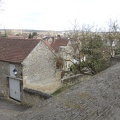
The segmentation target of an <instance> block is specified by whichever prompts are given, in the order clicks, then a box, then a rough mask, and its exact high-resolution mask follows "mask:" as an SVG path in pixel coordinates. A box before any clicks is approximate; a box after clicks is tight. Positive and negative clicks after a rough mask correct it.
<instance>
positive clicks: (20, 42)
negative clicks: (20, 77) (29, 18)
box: [0, 38, 40, 63]
mask: <svg viewBox="0 0 120 120" xmlns="http://www.w3.org/2000/svg"><path fill="white" fill-rule="evenodd" d="M39 41H40V40H30V39H5V38H0V60H2V61H8V62H13V63H21V62H22V61H23V60H24V59H25V58H26V57H27V56H28V54H29V53H30V52H31V51H32V50H33V48H34V47H35V46H36V45H37V44H38V43H39Z"/></svg>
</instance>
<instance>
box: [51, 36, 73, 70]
mask: <svg viewBox="0 0 120 120" xmlns="http://www.w3.org/2000/svg"><path fill="white" fill-rule="evenodd" d="M51 47H52V48H53V49H54V51H55V53H56V54H57V56H59V57H61V58H63V60H64V65H63V70H64V71H69V69H70V66H71V65H72V64H73V54H72V52H73V48H72V46H71V41H70V40H69V39H68V38H62V37H61V36H59V35H58V36H57V38H56V39H53V41H52V43H51Z"/></svg>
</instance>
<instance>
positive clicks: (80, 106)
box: [11, 64, 120, 120]
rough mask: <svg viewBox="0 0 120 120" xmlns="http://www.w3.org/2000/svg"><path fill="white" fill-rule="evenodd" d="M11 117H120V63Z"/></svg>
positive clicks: (59, 119) (65, 119) (28, 119)
mask: <svg viewBox="0 0 120 120" xmlns="http://www.w3.org/2000/svg"><path fill="white" fill-rule="evenodd" d="M11 120H120V64H117V65H115V66H112V67H111V68H109V69H107V70H105V71H103V72H101V73H99V74H98V75H96V76H94V77H93V78H92V79H90V80H87V81H83V82H81V83H79V84H77V85H75V86H73V87H71V88H70V89H68V90H66V91H64V92H63V93H61V94H59V95H57V96H56V97H52V98H50V99H48V100H47V101H45V102H43V103H40V104H39V105H38V106H35V107H33V108H31V109H29V110H27V111H25V112H24V113H22V114H19V115H17V117H14V118H13V119H11Z"/></svg>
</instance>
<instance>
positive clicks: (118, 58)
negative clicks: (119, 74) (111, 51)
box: [111, 56, 120, 66]
mask: <svg viewBox="0 0 120 120" xmlns="http://www.w3.org/2000/svg"><path fill="white" fill-rule="evenodd" d="M117 63H120V56H115V57H113V58H111V66H112V65H115V64H117Z"/></svg>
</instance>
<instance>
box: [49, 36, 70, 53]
mask: <svg viewBox="0 0 120 120" xmlns="http://www.w3.org/2000/svg"><path fill="white" fill-rule="evenodd" d="M68 41H69V40H68V39H64V38H57V39H55V40H54V42H52V43H51V47H52V48H53V49H54V50H55V52H58V50H59V47H60V46H67V44H68Z"/></svg>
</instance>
